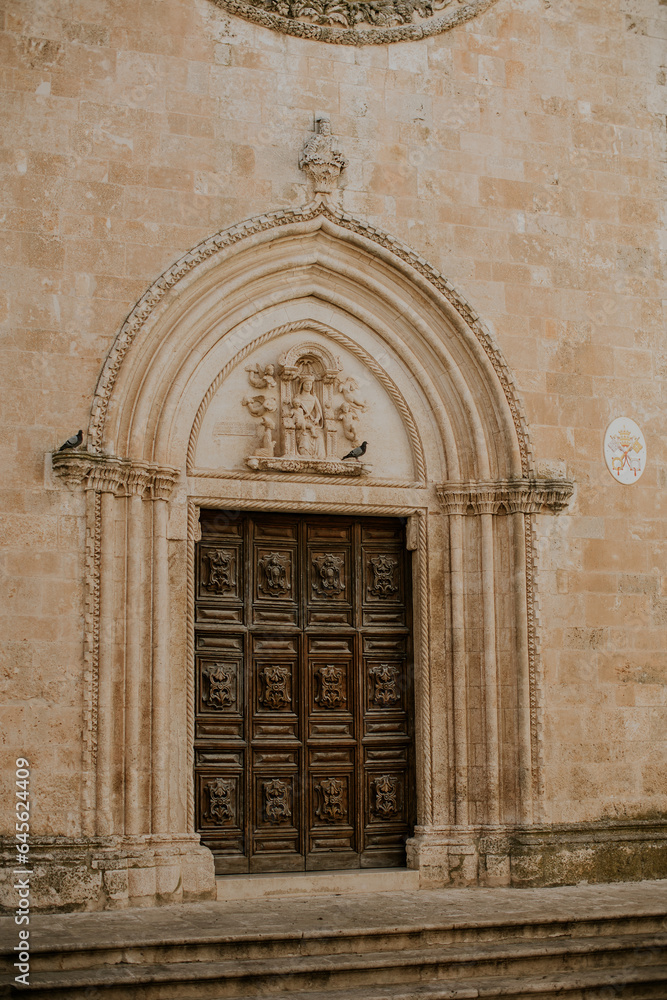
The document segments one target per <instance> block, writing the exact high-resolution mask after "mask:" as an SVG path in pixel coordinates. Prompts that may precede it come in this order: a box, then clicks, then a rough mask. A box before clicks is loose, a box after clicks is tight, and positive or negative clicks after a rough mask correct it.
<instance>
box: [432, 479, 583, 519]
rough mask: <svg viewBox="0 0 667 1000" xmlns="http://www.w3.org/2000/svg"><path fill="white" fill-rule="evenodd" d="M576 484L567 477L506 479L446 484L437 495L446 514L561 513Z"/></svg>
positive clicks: (438, 488)
mask: <svg viewBox="0 0 667 1000" xmlns="http://www.w3.org/2000/svg"><path fill="white" fill-rule="evenodd" d="M573 492H574V484H573V483H571V482H570V481H569V480H567V479H506V480H500V481H498V482H495V483H489V482H477V483H474V482H473V483H443V484H442V486H438V487H437V494H438V499H439V501H440V503H441V504H442V508H443V510H444V512H445V514H470V515H479V514H515V513H522V514H540V513H542V514H546V513H549V514H560V512H561V511H562V510H565V508H566V507H567V505H568V503H569V501H570V498H571V496H572V493H573Z"/></svg>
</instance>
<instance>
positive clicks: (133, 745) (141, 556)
mask: <svg viewBox="0 0 667 1000" xmlns="http://www.w3.org/2000/svg"><path fill="white" fill-rule="evenodd" d="M149 478H150V477H149V474H148V473H147V472H146V471H145V470H142V469H141V468H135V469H133V471H132V473H131V474H130V476H129V479H128V487H127V488H128V494H129V495H128V498H127V501H126V503H127V510H126V515H127V602H126V615H125V833H126V834H130V835H137V834H142V833H146V832H147V829H146V805H147V803H146V802H145V801H144V793H143V788H142V782H141V772H142V763H143V757H144V746H143V740H142V730H143V728H144V719H145V714H146V711H145V706H144V705H142V703H141V697H142V693H143V691H142V688H143V680H144V670H145V650H144V633H145V620H144V619H145V614H146V602H145V578H146V568H145V558H146V556H145V549H146V544H145V543H146V531H145V527H144V523H145V516H144V515H145V504H144V499H143V496H144V493H145V491H146V487H147V485H148V482H149Z"/></svg>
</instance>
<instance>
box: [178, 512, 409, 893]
mask: <svg viewBox="0 0 667 1000" xmlns="http://www.w3.org/2000/svg"><path fill="white" fill-rule="evenodd" d="M201 526H202V539H201V542H199V543H198V546H197V554H196V599H195V621H196V625H195V692H196V693H195V698H196V704H195V713H196V715H195V776H194V777H195V803H196V805H195V808H196V824H197V829H198V830H199V832H200V833H201V837H202V842H203V843H204V844H206V845H207V846H209V847H210V848H211V850H212V851H213V853H214V855H215V858H216V870H217V871H218V872H221V873H222V872H248V871H249V872H272V871H298V870H314V869H324V868H355V867H385V866H387V867H389V866H400V865H403V864H405V847H404V844H405V839H406V837H407V836H408V834H409V833H410V831H411V828H412V824H413V822H414V819H413V813H414V777H413V776H414V759H413V756H414V739H413V731H412V715H413V712H412V660H411V634H410V620H409V597H410V594H409V574H408V568H409V564H408V557H407V553H406V551H405V544H404V532H403V527H402V525H401V523H400V521H398V520H395V519H388V518H385V519H376V518H359V519H356V520H355V519H352V518H337V517H329V516H311V517H297V516H287V515H250V514H242V513H240V512H236V511H202V514H201Z"/></svg>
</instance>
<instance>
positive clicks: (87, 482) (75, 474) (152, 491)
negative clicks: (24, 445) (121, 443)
mask: <svg viewBox="0 0 667 1000" xmlns="http://www.w3.org/2000/svg"><path fill="white" fill-rule="evenodd" d="M52 466H53V471H54V473H55V475H56V476H58V478H59V479H61V480H62V481H63V482H64V483H65V485H66V486H67V487H68V488H69V489H76V488H82V489H84V490H93V491H94V492H96V493H113V494H114V495H115V496H140V497H149V496H150V497H151V498H152V499H161V500H168V499H169V496H170V495H171V491H172V489H173V487H174V483H175V482H176V477H177V476H178V470H177V469H171V468H163V467H160V466H157V465H149V464H147V463H142V462H131V461H128V460H127V459H122V458H116V457H115V456H113V455H92V454H89V453H88V452H75V451H67V452H55V453H54V454H53V456H52Z"/></svg>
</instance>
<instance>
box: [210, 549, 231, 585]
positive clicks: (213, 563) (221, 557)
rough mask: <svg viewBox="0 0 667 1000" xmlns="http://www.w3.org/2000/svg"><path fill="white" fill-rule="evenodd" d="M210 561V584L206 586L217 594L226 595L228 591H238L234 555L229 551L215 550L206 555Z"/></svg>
mask: <svg viewBox="0 0 667 1000" xmlns="http://www.w3.org/2000/svg"><path fill="white" fill-rule="evenodd" d="M206 559H207V560H208V583H205V584H204V586H205V587H206V589H207V590H213V591H215V593H216V594H225V593H226V592H227V591H228V590H236V572H235V567H234V553H233V552H230V550H229V549H215V551H214V552H208V553H207V554H206Z"/></svg>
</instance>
